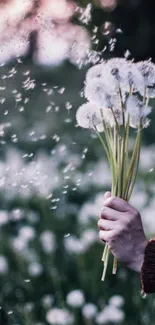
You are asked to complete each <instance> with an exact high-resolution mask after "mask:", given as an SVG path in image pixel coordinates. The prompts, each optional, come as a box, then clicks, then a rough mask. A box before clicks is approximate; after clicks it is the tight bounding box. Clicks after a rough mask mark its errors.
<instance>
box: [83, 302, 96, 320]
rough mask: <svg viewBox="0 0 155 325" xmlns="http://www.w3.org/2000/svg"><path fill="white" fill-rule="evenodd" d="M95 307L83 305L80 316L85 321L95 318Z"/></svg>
mask: <svg viewBox="0 0 155 325" xmlns="http://www.w3.org/2000/svg"><path fill="white" fill-rule="evenodd" d="M96 313H97V307H96V306H95V305H94V304H91V303H88V304H85V305H84V306H83V308H82V315H83V316H84V317H85V318H86V319H93V318H94V317H95V316H96Z"/></svg>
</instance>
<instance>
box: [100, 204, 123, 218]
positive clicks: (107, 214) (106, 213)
mask: <svg viewBox="0 0 155 325" xmlns="http://www.w3.org/2000/svg"><path fill="white" fill-rule="evenodd" d="M120 214H121V213H120V212H119V211H116V210H114V209H111V208H109V207H107V206H104V207H103V208H102V210H101V214H100V218H101V219H108V220H112V221H116V220H119V218H120Z"/></svg>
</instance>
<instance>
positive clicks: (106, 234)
mask: <svg viewBox="0 0 155 325" xmlns="http://www.w3.org/2000/svg"><path fill="white" fill-rule="evenodd" d="M113 236H114V230H109V231H105V230H100V232H99V237H100V239H101V240H103V241H105V242H106V243H108V242H109V241H110V240H111V239H112V238H113Z"/></svg>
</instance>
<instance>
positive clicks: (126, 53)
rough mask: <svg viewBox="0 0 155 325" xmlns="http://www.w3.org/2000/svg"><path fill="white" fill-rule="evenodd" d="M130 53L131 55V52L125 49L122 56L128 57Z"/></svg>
mask: <svg viewBox="0 0 155 325" xmlns="http://www.w3.org/2000/svg"><path fill="white" fill-rule="evenodd" d="M130 55H131V52H130V51H129V50H126V52H125V53H124V57H125V58H126V59H128V58H129V56H130Z"/></svg>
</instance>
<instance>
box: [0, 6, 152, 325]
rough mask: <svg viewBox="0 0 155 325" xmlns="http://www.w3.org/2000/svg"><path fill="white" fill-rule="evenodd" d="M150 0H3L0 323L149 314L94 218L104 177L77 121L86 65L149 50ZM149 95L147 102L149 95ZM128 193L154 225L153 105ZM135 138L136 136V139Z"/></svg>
mask: <svg viewBox="0 0 155 325" xmlns="http://www.w3.org/2000/svg"><path fill="white" fill-rule="evenodd" d="M154 12H155V11H154V4H153V1H151V0H150V1H144V0H94V1H93V2H91V1H85V0H81V1H74V0H69V1H67V0H40V1H39V0H38V1H37V0H1V1H0V113H1V115H0V116H1V122H0V324H2V325H45V324H46V325H48V324H52V325H72V324H73V325H98V324H106V325H113V324H119V325H121V324H122V325H144V324H145V325H153V324H154V317H155V311H154V309H155V301H154V298H153V296H152V295H151V296H149V297H146V299H142V297H141V294H140V292H141V286H140V279H139V275H138V274H136V273H135V272H132V271H129V270H127V269H125V268H123V266H121V265H119V267H118V272H117V275H116V276H113V275H112V274H111V270H112V259H111V266H110V267H109V268H108V275H107V278H106V281H105V283H102V282H101V281H100V278H101V274H102V263H101V261H100V260H101V256H102V251H103V245H102V243H101V242H100V241H99V239H98V229H97V219H98V214H99V211H100V208H101V207H102V204H103V194H104V192H105V191H106V190H109V189H110V185H111V176H110V172H109V168H108V165H107V162H106V159H105V156H104V153H103V151H102V148H101V146H100V143H98V140H97V139H96V136H95V135H94V133H93V132H89V131H87V130H83V129H80V128H78V127H77V125H76V119H75V114H76V110H77V108H78V107H79V105H80V104H81V103H82V102H84V98H83V86H84V79H85V74H86V71H87V69H88V68H89V67H90V66H92V65H93V64H95V63H97V62H99V60H100V59H102V58H103V59H104V58H105V59H108V58H111V57H116V56H117V57H126V58H130V59H133V58H134V59H135V60H136V61H139V60H145V59H149V58H150V57H151V58H152V60H153V61H155V20H154ZM152 105H153V106H154V102H152ZM151 119H152V122H151V126H150V127H149V128H148V129H146V130H145V132H144V134H143V147H142V153H141V160H140V170H139V177H138V181H137V184H136V187H135V190H134V193H133V196H132V200H131V203H132V204H133V205H134V206H135V207H136V208H137V209H138V210H139V211H140V212H141V214H142V218H143V223H144V227H145V232H146V234H147V236H148V237H149V236H151V235H154V233H155V221H154V218H155V216H154V210H155V196H154V194H155V172H154V167H155V144H154V139H155V128H154V123H155V114H154V112H153V113H152V118H151ZM131 141H132V139H131Z"/></svg>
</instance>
